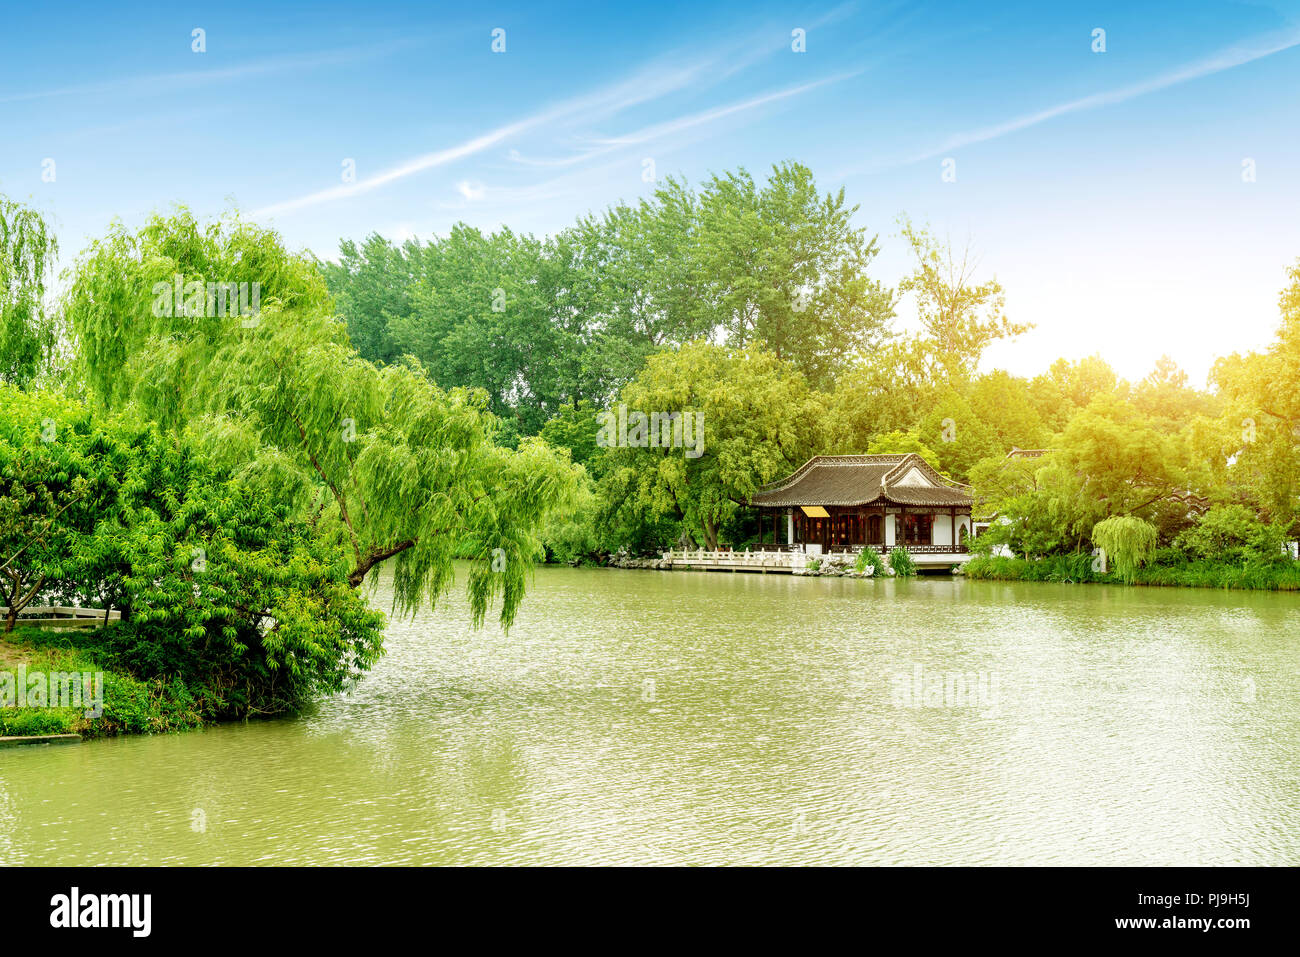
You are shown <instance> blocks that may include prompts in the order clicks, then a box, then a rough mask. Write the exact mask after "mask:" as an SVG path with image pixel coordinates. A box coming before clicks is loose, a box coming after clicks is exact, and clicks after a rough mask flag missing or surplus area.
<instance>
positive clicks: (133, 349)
mask: <svg viewBox="0 0 1300 957" xmlns="http://www.w3.org/2000/svg"><path fill="white" fill-rule="evenodd" d="M177 277H179V278H177ZM245 282H247V283H254V282H255V283H258V284H259V288H260V296H259V306H258V309H257V311H256V313H255V314H252V315H250V314H247V310H236V311H234V313H233V314H232V311H231V310H229V309H228V308H227V309H222V308H212V305H211V303H210V302H208V301H206V300H204V299H203V298H202V297H200V298H199V299H198V300H197V301H196V300H195V299H194V297H195V296H199V294H200V290H203V291H204V292H206V291H207V290H210V289H211V288H212V286H211V285H209V284H215V285H216V286H218V287H220V286H222V285H224V284H230V283H235V284H238V283H245ZM167 284H175V289H176V290H178V291H179V292H182V293H183V297H184V306H185V308H183V309H180V308H177V307H176V298H177V297H176V295H175V294H173V297H172V302H171V307H170V308H167V307H166V303H162V304H163V306H164V307H163V308H160V302H161V301H162V300H163V299H165V298H166V295H165V290H164V286H165V285H167ZM67 315H68V317H69V320H70V324H71V326H72V329H73V330H74V332H75V334H76V336H77V338H78V344H79V346H80V356H81V361H82V363H83V366H84V373H85V381H86V383H87V385H88V388H89V390H90V392H91V394H92V395H93V396H94V397H95V398H96V399H97V400H98V401H100V402H101V403H103V404H105V405H108V406H110V407H122V406H130V407H133V408H135V409H137V410H138V411H139V412H140V413H141V414H142V415H144V416H145V417H147V418H149V419H152V420H153V421H156V422H158V423H160V424H162V425H163V426H164V427H166V428H170V429H173V430H176V431H180V432H184V433H186V434H187V435H188V436H189V437H190V438H191V439H192V440H194V441H195V442H197V443H199V444H200V445H201V447H203V448H204V449H205V450H206V451H207V454H208V455H209V456H210V457H211V458H212V460H213V461H214V462H216V463H218V464H220V465H222V466H224V467H227V468H230V469H233V470H234V471H235V473H236V474H237V475H238V476H239V478H240V480H241V481H242V482H244V483H245V484H246V485H248V486H250V487H252V488H255V489H257V490H259V491H260V492H261V493H262V494H264V495H268V496H277V497H280V498H282V499H284V500H286V501H289V502H291V503H292V504H293V506H294V507H295V509H297V510H298V511H299V512H300V513H301V514H305V515H306V516H308V518H309V520H310V521H311V522H313V523H314V524H315V526H316V527H317V528H318V530H319V531H320V533H321V534H323V535H327V536H330V537H332V538H333V539H334V540H335V541H336V542H337V543H338V545H339V546H340V547H341V548H343V549H345V550H346V552H347V554H348V555H349V556H350V566H351V568H350V571H349V573H348V580H349V582H350V583H351V584H352V585H353V586H354V587H357V586H360V585H361V584H362V583H363V582H365V581H366V580H367V577H368V576H369V574H370V572H371V571H372V570H373V569H375V568H376V567H377V566H379V565H380V564H381V563H382V562H385V561H387V560H388V559H395V561H394V606H395V608H396V610H397V611H398V612H400V613H410V612H414V611H415V610H416V609H417V608H418V607H419V606H420V605H421V604H422V603H423V602H425V601H427V602H428V603H430V604H433V603H434V602H436V600H437V599H438V598H439V597H440V596H441V595H442V594H444V593H445V592H446V591H447V589H448V588H449V587H450V585H451V583H452V581H453V566H452V560H453V558H456V557H464V558H468V559H470V560H471V563H472V564H471V567H470V571H469V574H468V591H469V598H470V605H471V610H472V613H473V616H474V620H475V623H476V624H479V623H481V622H482V620H483V618H484V616H485V613H486V610H487V608H488V607H489V605H490V604H491V603H492V602H493V601H495V600H496V599H497V598H498V597H499V598H500V600H501V613H500V617H501V622H502V623H503V624H504V625H509V624H510V623H511V622H512V621H513V620H514V617H515V614H516V612H517V610H518V607H519V602H520V599H521V598H522V597H523V592H524V586H525V580H526V575H527V569H528V568H529V567H530V565H531V562H532V560H533V559H534V558H535V557H536V556H537V555H538V554H540V544H539V542H538V540H537V535H536V530H537V529H538V528H539V527H540V526H541V524H542V523H543V522H544V521H545V519H546V517H547V515H548V513H549V512H550V511H551V510H552V509H554V508H556V507H557V506H559V505H561V504H562V503H563V502H565V501H566V500H567V499H568V497H569V496H570V495H571V494H572V491H573V488H574V477H573V471H572V468H571V466H570V465H569V464H568V462H567V461H566V460H565V459H563V458H562V457H560V456H557V455H556V454H555V453H554V452H552V451H551V450H550V449H549V447H547V446H545V445H544V444H542V443H525V444H523V445H522V446H521V448H520V449H519V450H518V451H512V450H509V449H504V448H501V447H499V446H498V445H497V444H496V443H495V441H494V439H495V437H496V434H497V429H498V421H497V419H496V418H495V417H494V416H492V415H491V414H490V413H489V412H488V411H487V408H486V403H487V398H486V396H485V395H484V394H483V393H481V392H477V391H475V392H470V391H462V390H452V391H444V390H442V389H439V388H438V387H437V386H436V385H435V384H434V383H433V382H432V381H431V380H430V379H429V378H428V376H426V375H425V374H424V373H423V371H422V370H421V369H420V368H419V366H418V365H417V364H416V363H414V362H413V361H412V362H409V363H399V364H395V365H390V366H386V367H384V368H382V369H380V368H377V367H376V366H375V365H374V364H372V363H370V362H368V361H365V360H363V359H361V358H360V357H359V356H358V355H357V353H356V352H355V351H354V350H353V349H352V347H351V345H350V344H349V341H348V336H347V331H346V327H345V326H344V324H343V323H342V322H341V321H339V320H338V319H336V318H335V317H334V316H333V314H332V308H331V303H330V298H329V294H328V292H327V290H326V288H325V285H324V282H323V280H322V279H321V277H320V274H319V272H318V271H317V269H316V268H315V264H314V263H312V262H311V261H309V260H307V259H305V258H303V257H300V256H295V255H292V254H290V253H288V252H287V251H286V250H285V249H284V247H283V245H282V244H281V243H280V241H279V237H278V236H276V234H274V233H272V232H270V231H268V230H264V229H260V228H258V227H255V226H252V225H249V224H246V223H242V222H240V221H238V220H226V221H222V222H219V223H215V224H211V225H208V226H206V227H200V226H199V225H198V224H197V223H196V222H195V220H194V219H193V217H191V216H190V215H189V214H188V213H187V212H185V211H184V210H181V211H178V212H177V213H176V214H174V215H172V216H170V217H166V218H164V217H154V218H153V219H152V220H150V222H149V223H148V224H147V225H146V226H145V227H144V228H143V229H142V230H140V231H139V232H138V233H136V234H131V233H129V232H127V231H126V230H124V229H122V228H121V227H115V228H114V230H113V231H112V232H111V233H110V234H109V236H108V237H106V238H105V239H104V240H101V241H100V242H98V243H96V244H94V245H93V246H92V247H91V249H90V250H89V251H88V253H87V254H86V255H85V256H84V257H83V258H82V259H81V260H80V261H79V263H78V265H77V268H76V270H75V275H74V279H73V283H72V285H71V288H70V291H69V294H68V301H67Z"/></svg>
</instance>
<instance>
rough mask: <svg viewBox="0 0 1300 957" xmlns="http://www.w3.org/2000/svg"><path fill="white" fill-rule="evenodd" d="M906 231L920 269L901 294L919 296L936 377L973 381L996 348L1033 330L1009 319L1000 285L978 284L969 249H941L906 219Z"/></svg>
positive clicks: (901, 286)
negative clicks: (987, 354)
mask: <svg viewBox="0 0 1300 957" xmlns="http://www.w3.org/2000/svg"><path fill="white" fill-rule="evenodd" d="M901 225H902V235H903V239H904V240H906V241H907V243H908V245H909V246H910V247H911V250H912V255H913V257H914V259H915V260H916V265H915V268H914V270H913V272H912V274H911V275H910V276H908V277H907V278H905V279H904V280H903V281H902V282H901V283H900V284H899V292H901V293H903V294H907V293H913V294H915V296H916V312H917V318H918V319H919V320H920V322H921V327H922V329H923V337H924V339H925V340H926V342H927V345H928V346H929V347H930V348H929V350H928V355H929V358H930V361H931V363H932V368H933V370H934V377H935V378H941V377H942V378H948V379H958V380H960V379H965V378H970V377H972V376H973V375H974V374H975V370H976V369H977V368H978V366H979V362H980V359H981V358H982V357H983V355H984V352H985V350H986V349H987V348H988V347H989V346H990V345H991V344H993V343H994V342H996V341H998V340H999V339H1011V338H1014V337H1016V336H1018V335H1021V334H1022V333H1024V332H1027V331H1028V330H1030V329H1032V328H1033V326H1032V324H1028V323H1016V322H1012V321H1011V320H1010V319H1008V318H1007V316H1006V313H1005V309H1006V294H1005V293H1004V291H1003V289H1002V284H1001V283H999V282H998V281H997V279H989V280H986V281H984V282H982V283H977V282H975V278H974V277H975V273H976V271H977V270H978V268H979V263H978V262H977V261H976V260H975V258H974V256H973V254H972V253H971V250H970V249H969V247H968V248H966V249H964V250H962V252H961V253H956V252H954V250H953V248H952V246H951V245H950V244H943V245H940V243H939V242H938V241H937V240H936V239H935V238H934V236H932V235H931V234H930V233H929V231H928V230H926V229H924V228H922V227H917V226H914V225H913V224H912V223H911V222H910V221H909V220H907V219H906V218H905V219H903V220H902V222H901Z"/></svg>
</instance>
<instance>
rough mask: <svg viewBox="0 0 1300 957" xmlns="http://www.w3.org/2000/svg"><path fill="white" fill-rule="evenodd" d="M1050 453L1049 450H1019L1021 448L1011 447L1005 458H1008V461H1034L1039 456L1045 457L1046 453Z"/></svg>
mask: <svg viewBox="0 0 1300 957" xmlns="http://www.w3.org/2000/svg"><path fill="white" fill-rule="evenodd" d="M1050 451H1052V450H1051V449H1021V448H1016V447H1015V446H1012V447H1011V451H1010V452H1008V453H1007V458H1009V459H1036V458H1038V457H1039V456H1040V455H1046V454H1047V453H1048V452H1050Z"/></svg>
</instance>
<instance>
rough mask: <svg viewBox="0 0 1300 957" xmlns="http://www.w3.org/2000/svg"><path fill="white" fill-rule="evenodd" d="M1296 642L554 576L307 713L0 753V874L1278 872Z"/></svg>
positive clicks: (782, 582) (993, 590) (757, 582)
mask: <svg viewBox="0 0 1300 957" xmlns="http://www.w3.org/2000/svg"><path fill="white" fill-rule="evenodd" d="M374 600H375V601H376V603H377V604H379V605H380V606H382V607H384V608H387V607H388V602H389V601H390V600H391V591H390V590H389V588H388V586H387V583H386V582H381V584H380V586H379V588H378V591H377V593H376V595H375V599H374ZM1297 638H1300V596H1297V595H1288V594H1274V593H1246V592H1218V591H1209V590H1191V589H1145V588H1121V587H1114V586H1099V585H1051V584H1039V583H1013V584H1008V583H997V582H970V581H965V580H963V579H961V578H960V577H958V578H948V577H924V578H921V579H914V580H901V581H899V580H893V581H858V580H845V579H821V578H794V577H790V576H785V575H752V574H720V573H688V572H654V571H620V570H612V569H569V568H539V569H538V571H537V574H536V578H535V581H534V582H533V585H532V588H531V591H530V593H529V595H528V597H527V599H526V600H525V603H524V607H523V610H522V612H521V614H520V617H519V621H518V623H517V625H516V626H515V627H514V628H513V629H512V630H511V633H510V634H509V636H506V635H504V634H502V633H501V630H500V629H499V628H498V627H496V626H491V627H488V628H485V629H483V630H482V631H479V632H474V631H473V630H471V628H470V627H469V613H468V609H467V606H466V605H465V603H464V602H463V601H461V600H460V598H459V596H456V598H455V599H453V600H450V601H449V602H448V603H447V604H445V605H442V606H440V607H439V608H438V610H437V611H434V612H429V611H426V612H424V613H422V614H420V615H419V616H418V617H417V618H416V619H415V620H413V621H394V622H393V623H392V624H391V625H390V627H389V630H388V635H387V640H386V647H387V651H388V653H387V655H386V656H385V657H384V659H383V660H382V662H381V663H380V664H379V666H378V667H377V668H376V669H375V671H374V672H373V673H371V674H370V675H368V676H367V677H366V678H365V679H364V680H363V681H362V682H361V683H360V684H359V685H358V686H357V687H356V688H355V689H353V690H352V691H350V692H348V693H346V694H343V695H339V696H337V697H334V698H331V699H329V700H325V701H322V702H320V703H319V705H318V706H316V707H315V708H314V709H313V710H312V711H311V712H310V713H308V714H303V715H300V716H297V717H294V718H286V719H278V720H270V721H257V722H249V723H243V724H236V725H227V726H222V727H217V728H212V729H209V730H205V731H200V732H193V733H189V734H181V735H168V736H158V737H137V738H124V739H117V740H107V741H93V742H86V743H83V744H81V745H73V746H63V747H33V748H13V749H4V750H0V860H2V861H4V862H6V863H18V864H74V865H83V864H271V863H275V864H467V865H479V864H762V863H775V864H1148V865H1151V864H1155V865H1173V864H1179V865H1216V864H1275V865H1276V864H1296V863H1300V821H1298V820H1297V818H1298V817H1300V780H1297V779H1298V778H1300V753H1298V743H1300V739H1298V735H1297V732H1298V730H1300V699H1298V697H1297V688H1296V679H1297V669H1298V667H1300V655H1298V654H1297V651H1298V647H1297Z"/></svg>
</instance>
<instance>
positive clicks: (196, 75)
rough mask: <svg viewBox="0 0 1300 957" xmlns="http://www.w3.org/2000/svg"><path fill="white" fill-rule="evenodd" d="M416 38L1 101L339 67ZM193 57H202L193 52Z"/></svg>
mask: <svg viewBox="0 0 1300 957" xmlns="http://www.w3.org/2000/svg"><path fill="white" fill-rule="evenodd" d="M416 42H418V41H416V40H412V39H404V40H398V41H395V42H392V43H385V44H372V45H369V46H363V47H352V48H348V49H343V50H327V51H322V52H316V53H290V54H285V55H283V56H276V57H267V58H264V59H261V60H250V61H248V62H247V63H238V64H235V65H233V66H228V67H220V68H218V69H214V70H187V71H184V72H179V73H158V74H152V75H148V76H132V77H120V78H118V79H114V80H105V81H102V82H99V83H83V84H80V85H76V86H65V87H59V88H56V89H48V90H31V91H28V92H25V93H6V94H3V95H0V103H19V102H23V101H26V100H43V99H48V98H50V97H61V96H97V95H101V94H105V93H133V92H135V93H147V92H155V91H158V90H166V91H168V92H174V91H175V90H176V89H177V88H181V87H191V86H202V85H205V84H210V83H221V82H227V81H231V80H242V79H245V78H247V77H253V76H264V75H266V74H268V73H283V72H289V71H294V70H312V69H318V68H320V67H326V66H338V65H340V64H343V63H352V62H356V61H358V60H365V59H368V58H370V57H376V56H386V55H388V54H390V53H394V52H396V51H398V50H400V49H404V48H406V47H410V46H412V45H413V44H415V43H416ZM196 59H198V60H201V57H200V56H198V55H196Z"/></svg>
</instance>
